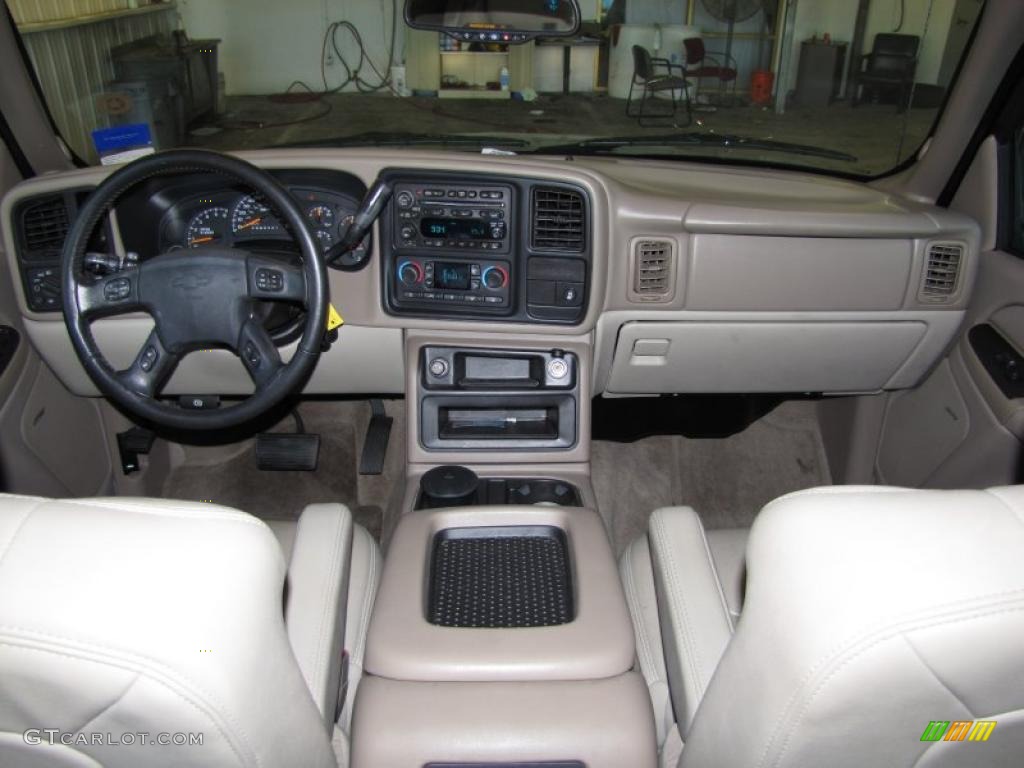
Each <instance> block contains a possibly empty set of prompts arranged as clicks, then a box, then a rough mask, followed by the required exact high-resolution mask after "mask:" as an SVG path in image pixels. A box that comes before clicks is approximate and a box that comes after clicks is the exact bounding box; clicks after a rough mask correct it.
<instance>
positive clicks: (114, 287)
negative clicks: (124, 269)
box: [103, 277, 132, 302]
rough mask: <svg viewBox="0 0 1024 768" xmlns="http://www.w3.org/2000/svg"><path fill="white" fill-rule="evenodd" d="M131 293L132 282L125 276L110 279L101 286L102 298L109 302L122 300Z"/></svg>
mask: <svg viewBox="0 0 1024 768" xmlns="http://www.w3.org/2000/svg"><path fill="white" fill-rule="evenodd" d="M131 295H132V283H131V280H129V279H128V278H126V277H120V278H118V279H117V280H111V281H110V282H108V283H107V284H106V285H104V286H103V298H104V299H106V300H107V301H109V302H116V301H124V300H125V299H127V298H128V297H129V296H131Z"/></svg>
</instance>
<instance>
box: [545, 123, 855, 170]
mask: <svg viewBox="0 0 1024 768" xmlns="http://www.w3.org/2000/svg"><path fill="white" fill-rule="evenodd" d="M624 147H708V148H712V149H754V150H768V151H772V152H782V153H785V154H789V155H804V156H806V157H821V158H825V159H828V160H842V161H844V162H848V163H855V162H857V158H856V157H854V156H853V155H850V154H847V153H846V152H840V151H838V150H835V149H826V148H825V147H815V146H813V145H810V144H792V143H790V142H787V141H775V140H774V139H757V138H754V137H751V136H737V135H735V134H729V133H700V132H697V131H692V132H689V133H668V134H664V135H660V136H611V137H607V138H594V139H586V140H584V141H578V142H574V143H570V144H555V145H550V146H542V147H538V148H537V149H536V150H534V153H535V154H543V155H571V154H579V155H600V154H611V153H613V152H615V151H616V150H619V149H622V148H624Z"/></svg>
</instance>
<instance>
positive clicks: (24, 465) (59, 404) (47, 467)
mask: <svg viewBox="0 0 1024 768" xmlns="http://www.w3.org/2000/svg"><path fill="white" fill-rule="evenodd" d="M20 180H21V175H20V174H19V172H18V169H17V167H16V166H15V165H14V162H13V161H12V160H11V157H10V154H9V153H8V151H7V147H6V146H5V145H4V144H3V143H2V142H0V194H3V193H5V192H6V191H7V190H8V189H10V188H11V187H12V186H14V185H15V184H16V183H17V182H18V181H20ZM0 226H3V224H2V223H0ZM2 243H3V239H2V238H0V348H2V346H3V343H4V339H5V338H6V339H10V338H14V337H16V339H17V343H16V345H15V346H14V347H13V350H12V352H11V354H10V355H9V357H8V359H7V361H6V365H5V366H3V368H2V371H0V491H5V492H13V493H25V494H39V495H44V496H92V495H96V494H99V493H103V492H105V491H107V490H109V488H110V479H111V477H112V473H111V452H110V451H109V450H108V445H107V440H106V436H105V433H104V430H103V423H102V421H101V419H100V414H99V407H98V401H93V400H89V399H87V398H80V397H75V396H74V395H72V394H71V393H70V392H68V391H67V390H66V389H65V388H64V386H63V385H62V384H61V383H60V382H59V381H58V380H57V378H56V377H55V376H54V375H53V373H52V372H51V371H50V369H49V368H47V367H46V366H45V365H43V363H42V362H41V361H40V359H39V356H38V355H37V354H36V353H35V351H34V350H33V349H32V346H31V344H29V342H28V339H27V336H26V335H25V332H24V328H23V326H22V323H21V314H20V312H19V310H18V305H17V301H16V300H15V292H14V285H15V282H14V280H13V278H12V275H11V273H10V271H9V267H8V264H9V261H8V259H7V258H6V255H5V254H4V253H3V252H2V251H3V245H2ZM2 355H3V353H2V351H0V358H2ZM0 362H2V360H0Z"/></svg>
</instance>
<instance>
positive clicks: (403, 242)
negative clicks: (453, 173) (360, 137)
mask: <svg viewBox="0 0 1024 768" xmlns="http://www.w3.org/2000/svg"><path fill="white" fill-rule="evenodd" d="M394 206H395V209H396V211H397V215H396V216H395V217H394V225H393V226H394V232H393V240H392V242H393V243H394V244H395V250H397V251H416V250H421V249H424V248H426V249H438V250H441V249H448V250H451V249H458V250H469V251H490V252H496V253H502V254H507V253H509V252H510V251H511V242H510V241H511V229H510V226H509V224H510V222H511V220H512V188H511V187H507V186H503V185H497V184H494V185H486V186H484V185H481V186H470V185H467V184H445V185H443V186H442V185H440V184H437V183H427V184H416V183H408V182H401V183H399V184H397V185H396V187H395V197H394Z"/></svg>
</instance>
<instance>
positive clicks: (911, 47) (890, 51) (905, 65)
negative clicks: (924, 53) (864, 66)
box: [870, 32, 921, 74]
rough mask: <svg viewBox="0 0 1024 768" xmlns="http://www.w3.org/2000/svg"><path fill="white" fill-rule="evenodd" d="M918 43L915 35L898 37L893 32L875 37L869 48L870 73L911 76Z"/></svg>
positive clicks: (919, 40) (918, 39) (918, 40)
mask: <svg viewBox="0 0 1024 768" xmlns="http://www.w3.org/2000/svg"><path fill="white" fill-rule="evenodd" d="M920 43H921V39H920V38H919V37H918V36H917V35H900V34H896V33H893V32H882V33H879V34H877V35H875V42H874V45H873V46H872V47H871V54H872V55H871V65H870V71H871V72H873V73H875V74H881V73H898V74H912V73H913V71H914V68H915V63H914V59H915V57H916V56H917V49H918V46H919V45H920Z"/></svg>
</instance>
